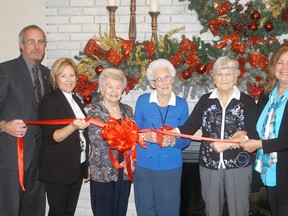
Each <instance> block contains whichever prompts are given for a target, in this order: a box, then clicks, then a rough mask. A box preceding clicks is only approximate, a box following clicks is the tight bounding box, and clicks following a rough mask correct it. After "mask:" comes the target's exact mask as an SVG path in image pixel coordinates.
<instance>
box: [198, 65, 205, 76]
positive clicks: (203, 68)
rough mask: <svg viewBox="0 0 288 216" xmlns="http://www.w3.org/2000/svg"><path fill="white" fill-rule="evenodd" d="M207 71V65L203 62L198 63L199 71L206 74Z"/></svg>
mask: <svg viewBox="0 0 288 216" xmlns="http://www.w3.org/2000/svg"><path fill="white" fill-rule="evenodd" d="M205 72H206V65H205V64H203V63H199V64H197V73H198V74H204V73H205Z"/></svg>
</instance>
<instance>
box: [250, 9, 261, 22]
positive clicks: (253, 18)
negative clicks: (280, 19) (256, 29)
mask: <svg viewBox="0 0 288 216" xmlns="http://www.w3.org/2000/svg"><path fill="white" fill-rule="evenodd" d="M250 17H251V19H252V20H254V21H258V20H259V19H260V18H261V14H260V13H259V12H258V11H254V12H253V13H252V14H251V16H250Z"/></svg>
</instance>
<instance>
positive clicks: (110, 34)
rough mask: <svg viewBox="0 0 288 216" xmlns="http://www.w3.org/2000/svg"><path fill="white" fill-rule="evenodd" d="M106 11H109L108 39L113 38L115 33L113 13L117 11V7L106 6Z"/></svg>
mask: <svg viewBox="0 0 288 216" xmlns="http://www.w3.org/2000/svg"><path fill="white" fill-rule="evenodd" d="M106 8H107V10H108V11H109V23H110V32H109V37H110V38H115V37H116V31H115V11H116V10H117V8H118V7H117V6H107V7H106Z"/></svg>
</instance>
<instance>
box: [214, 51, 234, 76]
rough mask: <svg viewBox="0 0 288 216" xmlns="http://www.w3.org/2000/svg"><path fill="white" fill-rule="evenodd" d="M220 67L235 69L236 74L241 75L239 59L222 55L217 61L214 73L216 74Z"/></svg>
mask: <svg viewBox="0 0 288 216" xmlns="http://www.w3.org/2000/svg"><path fill="white" fill-rule="evenodd" d="M219 69H232V70H234V74H235V76H236V77H238V76H239V75H240V70H239V63H238V61H237V60H236V59H232V58H230V57H228V56H222V57H220V58H218V59H217V60H216V61H215V63H214V65H213V69H212V75H214V74H215V73H216V71H217V70H219Z"/></svg>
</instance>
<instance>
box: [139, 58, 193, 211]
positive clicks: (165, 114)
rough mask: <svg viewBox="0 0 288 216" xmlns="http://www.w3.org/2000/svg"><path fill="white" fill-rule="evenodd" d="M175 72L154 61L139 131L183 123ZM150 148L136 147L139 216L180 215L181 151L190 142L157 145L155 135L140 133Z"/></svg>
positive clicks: (166, 64) (171, 139)
mask: <svg viewBox="0 0 288 216" xmlns="http://www.w3.org/2000/svg"><path fill="white" fill-rule="evenodd" d="M175 74H176V70H175V68H174V67H173V65H172V64H171V63H170V62H169V61H168V60H166V59H158V60H155V61H153V62H151V63H150V64H149V66H148V68H147V71H146V77H147V79H148V81H149V82H150V85H151V86H152V88H153V89H154V91H153V92H152V93H145V94H143V95H141V96H140V97H139V98H138V100H137V103H136V108H135V121H136V123H137V125H138V127H139V129H149V128H150V129H153V128H157V129H167V128H169V127H171V128H173V127H177V126H179V125H182V124H184V122H185V121H186V120H187V118H188V115H189V114H188V105H187V102H186V101H185V100H184V99H182V98H180V97H178V96H176V95H175V94H174V93H173V91H172V89H173V81H174V77H175ZM140 136H141V138H142V139H143V140H144V141H145V142H146V146H147V148H143V147H141V146H140V145H137V162H136V163H135V170H134V194H135V204H136V210H137V215H138V216H152V215H153V216H177V215H179V208H180V185H181V174H182V149H183V148H185V147H187V146H188V145H189V140H187V139H181V138H176V137H172V136H164V137H163V142H162V146H159V145H158V144H157V141H158V140H157V136H156V134H155V133H154V132H147V133H142V134H140Z"/></svg>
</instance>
